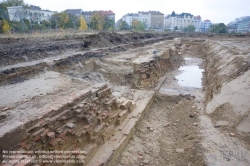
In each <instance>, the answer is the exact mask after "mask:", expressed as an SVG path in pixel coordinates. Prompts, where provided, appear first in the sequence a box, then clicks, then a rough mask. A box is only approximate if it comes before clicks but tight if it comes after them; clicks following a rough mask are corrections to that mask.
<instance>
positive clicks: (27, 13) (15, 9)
mask: <svg viewBox="0 0 250 166" xmlns="http://www.w3.org/2000/svg"><path fill="white" fill-rule="evenodd" d="M7 10H8V14H9V19H10V21H20V20H22V19H28V20H29V21H32V22H38V23H40V22H41V21H43V20H49V19H50V18H51V16H52V15H53V14H55V13H56V12H53V11H49V10H41V8H39V7H37V6H31V7H30V8H24V7H23V6H11V7H7Z"/></svg>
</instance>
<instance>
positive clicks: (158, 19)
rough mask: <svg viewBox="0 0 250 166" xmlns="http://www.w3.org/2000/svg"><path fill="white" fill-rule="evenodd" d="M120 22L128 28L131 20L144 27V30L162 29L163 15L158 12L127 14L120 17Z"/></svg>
mask: <svg viewBox="0 0 250 166" xmlns="http://www.w3.org/2000/svg"><path fill="white" fill-rule="evenodd" d="M122 20H123V21H125V22H127V24H128V25H129V26H131V25H132V21H133V20H139V21H140V22H142V23H143V24H144V25H145V26H146V29H148V28H152V29H163V27H164V14H163V13H161V12H159V11H148V12H142V11H139V12H138V13H128V14H126V15H124V16H123V17H122Z"/></svg>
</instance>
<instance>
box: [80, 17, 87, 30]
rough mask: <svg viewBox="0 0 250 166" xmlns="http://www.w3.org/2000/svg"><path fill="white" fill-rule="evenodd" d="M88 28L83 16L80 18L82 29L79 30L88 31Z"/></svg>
mask: <svg viewBox="0 0 250 166" xmlns="http://www.w3.org/2000/svg"><path fill="white" fill-rule="evenodd" d="M87 29H88V26H87V23H86V21H85V19H84V17H83V16H81V17H80V27H79V30H87Z"/></svg>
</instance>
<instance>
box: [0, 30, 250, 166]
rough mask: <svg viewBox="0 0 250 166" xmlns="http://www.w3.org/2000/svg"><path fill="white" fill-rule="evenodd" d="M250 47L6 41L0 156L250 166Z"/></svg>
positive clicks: (222, 41) (194, 37)
mask: <svg viewBox="0 0 250 166" xmlns="http://www.w3.org/2000/svg"><path fill="white" fill-rule="evenodd" d="M249 37H250V36H249V35H216V34H200V33H194V34H191V33H162V34H161V33H157V34H153V33H126V34H119V33H104V32H103V33H98V34H92V35H72V36H63V37H57V38H49V37H48V38H46V37H44V38H1V39H0V58H1V60H0V66H1V68H0V85H1V86H0V100H1V102H0V110H1V112H0V150H1V152H2V150H76V149H78V150H84V153H86V154H85V157H84V158H82V160H84V162H83V165H117V166H122V165H125V166H130V165H155V166H162V165H197V166H200V165H225V166H226V165H237V166H238V165H242V166H243V165H250V160H249V158H250V142H249V140H250V130H249V126H250V105H249V103H250V96H249V94H250V79H249V78H250V72H249V68H250V61H249V59H250V38H249ZM55 103H56V104H55ZM72 111H73V112H72ZM83 112H84V113H83ZM82 119H84V120H82ZM65 126H66V128H67V130H64V129H65V128H64V127H65ZM41 131H42V132H41ZM36 136H37V137H36ZM118 138H119V139H118ZM119 140H120V141H119ZM118 145H119V146H118ZM105 147H106V148H105ZM114 147H115V148H114ZM37 148H38V149H37ZM112 148H114V149H112ZM0 159H1V161H2V158H0ZM93 163H94V164H93ZM3 165H4V164H3ZM11 165H15V164H11ZM31 165H32V164H31ZM42 165H45V164H42ZM61 165H64V164H61ZM71 165H74V164H71Z"/></svg>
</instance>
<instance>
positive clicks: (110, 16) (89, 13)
mask: <svg viewBox="0 0 250 166" xmlns="http://www.w3.org/2000/svg"><path fill="white" fill-rule="evenodd" d="M95 12H97V13H99V14H100V15H102V16H104V17H107V18H108V19H111V20H114V22H115V13H114V12H113V11H112V10H108V11H104V10H99V11H82V13H81V14H82V15H83V17H84V19H85V21H86V23H87V24H89V23H90V20H91V16H92V15H93V14H94V13H95Z"/></svg>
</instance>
